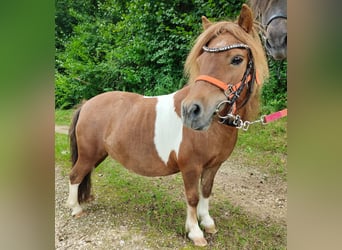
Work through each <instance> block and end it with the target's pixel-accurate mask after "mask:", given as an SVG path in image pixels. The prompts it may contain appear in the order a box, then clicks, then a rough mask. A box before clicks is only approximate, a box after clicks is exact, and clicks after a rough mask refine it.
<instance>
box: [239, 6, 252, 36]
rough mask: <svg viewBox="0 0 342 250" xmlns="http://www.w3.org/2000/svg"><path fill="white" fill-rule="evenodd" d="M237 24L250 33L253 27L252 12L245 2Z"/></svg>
mask: <svg viewBox="0 0 342 250" xmlns="http://www.w3.org/2000/svg"><path fill="white" fill-rule="evenodd" d="M238 24H239V26H240V27H241V28H243V29H244V30H245V31H246V32H247V33H250V32H251V30H252V28H253V13H252V10H251V9H250V8H249V7H248V6H247V5H246V4H243V5H242V8H241V12H240V16H239V20H238Z"/></svg>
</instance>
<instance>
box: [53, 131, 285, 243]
mask: <svg viewBox="0 0 342 250" xmlns="http://www.w3.org/2000/svg"><path fill="white" fill-rule="evenodd" d="M67 131H68V127H66V126H56V127H55V132H56V133H64V134H67ZM67 196H68V178H67V177H65V176H63V175H62V174H61V170H60V168H59V167H58V166H56V167H55V204H56V205H55V247H56V249H109V248H111V249H151V248H150V247H149V246H148V243H147V241H146V240H144V238H145V235H144V234H143V232H140V231H139V230H135V228H134V223H133V222H132V221H130V220H129V218H125V219H124V222H123V223H122V226H120V227H119V228H116V227H113V225H111V223H110V221H115V220H118V219H120V220H122V218H115V215H113V214H115V213H111V211H108V210H107V209H104V208H103V207H101V204H96V201H95V204H93V205H92V208H91V209H94V210H95V209H96V211H97V213H96V217H95V216H94V217H93V216H87V219H82V218H80V219H79V220H75V219H73V218H72V217H71V215H70V210H69V209H68V208H67V207H66V206H65V204H66V199H67ZM213 197H214V199H227V200H229V201H230V202H231V203H232V204H233V205H235V206H239V207H241V209H242V210H243V211H245V212H247V213H249V214H251V215H252V216H256V217H259V218H260V219H262V220H272V221H275V222H277V223H280V224H284V225H286V212H287V183H286V182H285V181H283V180H281V179H280V178H277V177H274V176H268V175H265V174H262V173H260V172H259V171H258V170H257V169H255V168H253V167H248V168H247V167H244V166H242V165H241V164H239V163H236V162H234V163H232V162H230V161H226V162H225V163H224V164H223V165H222V166H221V168H220V170H219V171H218V173H217V175H216V178H215V183H214V193H213ZM90 213H91V211H90ZM80 224H82V225H83V226H82V227H80V226H79V225H80ZM95 228H96V230H94V229H95ZM113 228H116V229H113ZM75 229H77V230H78V232H77V233H76V231H75ZM87 230H91V232H89V231H87ZM94 232H96V233H94ZM109 246H110V247H109Z"/></svg>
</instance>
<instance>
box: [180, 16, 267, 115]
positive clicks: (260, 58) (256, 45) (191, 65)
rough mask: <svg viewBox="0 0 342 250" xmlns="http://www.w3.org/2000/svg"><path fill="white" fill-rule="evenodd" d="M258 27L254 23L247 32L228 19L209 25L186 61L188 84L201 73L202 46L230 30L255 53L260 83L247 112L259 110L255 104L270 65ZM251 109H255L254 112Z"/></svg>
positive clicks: (185, 69) (256, 86) (254, 91)
mask: <svg viewBox="0 0 342 250" xmlns="http://www.w3.org/2000/svg"><path fill="white" fill-rule="evenodd" d="M256 30H257V27H256V24H255V23H254V25H253V28H252V30H251V33H247V32H246V31H245V30H243V29H242V28H241V27H240V26H239V25H238V24H237V23H234V22H228V21H220V22H217V23H213V24H212V25H211V26H209V27H208V28H207V29H206V30H204V31H203V33H202V34H201V35H200V36H199V37H198V38H197V40H196V41H195V45H194V46H193V48H192V49H191V51H190V53H189V55H188V57H187V59H186V62H185V67H184V71H185V75H186V76H188V78H189V79H188V84H192V83H194V80H195V79H196V77H198V75H199V67H198V64H197V61H196V60H197V58H198V57H199V56H200V55H201V54H202V53H203V49H202V47H203V46H204V45H207V44H208V43H209V41H210V40H212V39H213V38H214V37H216V36H219V35H220V34H222V33H225V32H229V33H230V34H232V35H233V36H234V37H235V38H236V39H238V40H239V41H241V42H242V43H244V44H247V45H248V46H249V47H250V49H251V51H252V55H253V60H254V65H255V69H256V71H257V75H258V80H259V84H255V87H254V90H253V93H252V95H251V98H250V101H249V102H248V103H247V105H246V108H247V112H246V113H247V114H252V113H254V111H255V112H257V111H256V110H255V106H257V103H258V96H259V95H258V94H259V91H260V89H261V86H262V83H263V82H264V81H265V79H266V78H267V77H268V65H267V59H266V55H265V51H264V49H263V47H262V44H261V41H260V38H259V35H258V33H257V31H256ZM251 110H254V111H253V112H252V111H251Z"/></svg>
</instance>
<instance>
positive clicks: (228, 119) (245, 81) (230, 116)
mask: <svg viewBox="0 0 342 250" xmlns="http://www.w3.org/2000/svg"><path fill="white" fill-rule="evenodd" d="M235 48H239V49H246V50H247V51H248V63H247V67H246V70H245V73H244V75H243V77H242V80H241V81H240V82H238V83H236V84H229V83H225V82H223V81H221V80H219V79H217V78H215V77H212V76H208V75H200V76H198V77H197V78H196V79H195V82H197V81H206V82H208V83H210V84H212V85H214V86H216V87H218V88H220V89H222V90H223V91H224V94H225V96H226V97H227V100H225V101H223V102H221V103H220V104H219V105H218V106H217V108H216V113H217V114H218V116H219V118H220V119H221V121H220V122H221V123H222V124H226V125H229V126H233V127H237V126H239V121H240V116H239V115H235V113H236V111H237V110H238V109H240V108H242V107H243V106H244V105H245V104H246V103H247V102H248V100H249V97H250V94H251V93H252V90H253V85H254V82H255V80H256V82H257V83H258V79H256V78H257V77H256V71H255V67H254V61H253V57H252V52H251V50H250V48H249V46H248V45H246V44H242V43H239V44H232V45H228V46H225V47H220V48H208V47H207V46H203V50H204V51H205V52H208V53H219V52H223V51H227V50H231V49H235ZM246 86H247V88H248V90H249V91H248V93H247V94H248V96H247V98H246V99H245V100H244V101H243V103H242V104H241V105H240V107H236V106H237V105H236V101H237V100H238V99H239V97H240V94H241V92H242V91H243V89H244V88H245V87H246ZM223 104H228V105H230V108H229V109H228V112H227V114H226V115H224V116H222V115H220V114H219V109H220V107H221V106H222V105H223Z"/></svg>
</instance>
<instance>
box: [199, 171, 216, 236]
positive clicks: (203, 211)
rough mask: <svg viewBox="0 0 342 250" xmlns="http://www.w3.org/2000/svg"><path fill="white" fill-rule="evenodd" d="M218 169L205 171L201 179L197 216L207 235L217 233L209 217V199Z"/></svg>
mask: <svg viewBox="0 0 342 250" xmlns="http://www.w3.org/2000/svg"><path fill="white" fill-rule="evenodd" d="M218 169H219V166H217V167H211V168H206V169H204V170H203V173H202V177H201V187H200V189H201V190H200V199H199V203H198V207H197V215H198V218H199V220H200V221H201V226H203V227H204V229H205V231H206V232H207V233H211V234H214V233H216V232H217V230H216V227H215V222H214V220H213V219H212V218H211V216H210V215H209V197H210V194H211V191H212V187H213V183H214V178H215V175H216V172H217V170H218Z"/></svg>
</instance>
